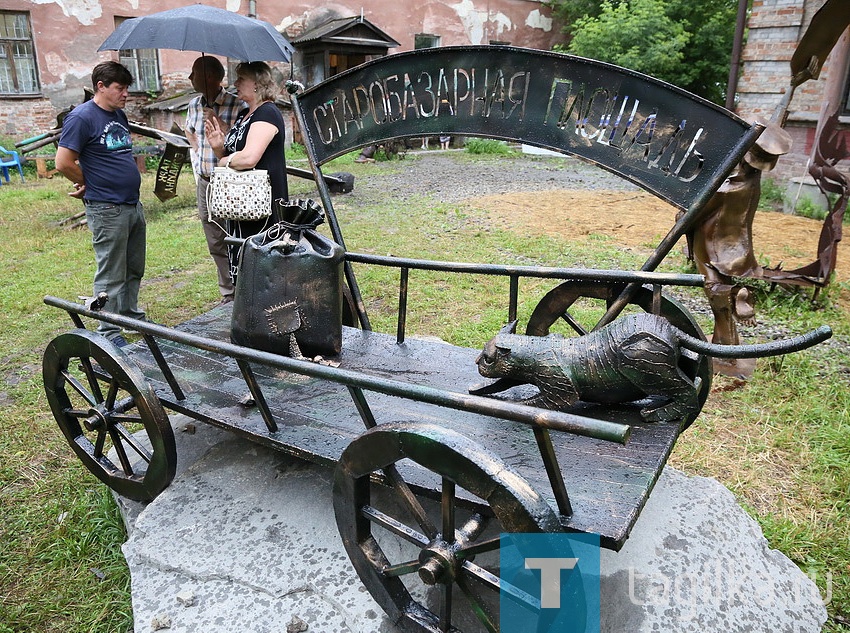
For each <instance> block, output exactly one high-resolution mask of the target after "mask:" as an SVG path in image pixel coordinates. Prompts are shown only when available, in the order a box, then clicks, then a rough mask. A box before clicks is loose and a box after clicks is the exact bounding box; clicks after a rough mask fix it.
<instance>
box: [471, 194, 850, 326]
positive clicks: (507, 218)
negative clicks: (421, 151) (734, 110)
mask: <svg viewBox="0 0 850 633" xmlns="http://www.w3.org/2000/svg"><path fill="white" fill-rule="evenodd" d="M469 202H470V204H472V205H474V206H476V207H478V208H482V209H487V210H488V213H489V215H490V217H491V218H492V219H493V221H494V222H495V223H496V224H497V225H498V226H501V227H503V228H506V229H512V230H523V231H526V232H529V231H530V232H532V233H536V234H538V235H560V236H564V235H569V236H575V237H580V236H585V235H591V234H593V233H597V234H603V235H612V236H615V237H616V241H617V243H619V244H622V245H623V246H629V247H633V248H647V252H649V251H650V249H651V248H654V247H655V245H657V244H658V243H659V242H660V241H661V239H662V238H663V237H664V235H666V233H667V231H669V230H670V227H672V226H673V224H674V221H675V216H676V209H675V208H673V207H672V206H670V205H668V204H666V203H664V202H662V201H660V200H659V199H657V198H656V197H654V196H652V195H650V194H648V193H645V192H642V191H598V190H597V191H584V190H557V191H540V192H535V193H533V194H529V193H528V192H514V193H506V194H500V195H490V196H482V197H477V198H474V199H471V200H469ZM821 226H822V222H820V221H818V220H809V219H807V218H803V217H798V216H792V215H785V214H783V213H776V212H771V211H759V212H758V213H756V216H755V219H754V221H753V245H754V250H755V254H756V258H757V259H758V260H759V261H760V262H762V263H765V262H767V263H769V265H770V266H776V265H777V264H781V265H782V268H785V269H794V268H797V267H799V266H803V265H805V264H809V263H811V262H812V261H814V260H815V258H816V256H817V244H818V238H819V236H820V231H821ZM677 248H678V247H677ZM842 254H843V253H842V252H841V250H839V253H838V264H837V266H836V271H835V272H836V277H835V281H837V282H847V281H848V280H850V266H848V265H847V257H846V256H845V257H842ZM838 302H839V303H840V305H841V306H842V308H843V309H844V310H845V311H848V312H850V289H844V290H843V292H842V293H841V295H840V297H839V298H838Z"/></svg>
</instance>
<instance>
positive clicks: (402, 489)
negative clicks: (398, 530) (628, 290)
mask: <svg viewBox="0 0 850 633" xmlns="http://www.w3.org/2000/svg"><path fill="white" fill-rule="evenodd" d="M383 472H384V475H385V476H386V477H387V479H388V480H389V481H390V483H391V484H392V486H393V488H395V491H396V493H397V494H398V496H399V499H401V501H402V502H404V504H405V506H406V507H407V510H408V512H410V514H411V515H412V516H413V518H414V519H415V520H416V523H418V524H419V527H420V528H421V529H422V531H423V532H425V534H426V535H427V536H428V538H434V537H435V536H436V535H437V528H436V527H435V526H434V522H433V521H431V519H430V518H429V517H428V514H427V513H426V512H425V508H423V507H422V504H421V503H419V500H418V499H417V498H416V495H415V494H413V491H412V490H411V489H410V486H408V485H407V482H406V481H405V480H404V478H402V476H401V475H400V474H399V472H398V469H396V467H395V465H392V464H391V465H388V466H386V467H385V468H384V469H383Z"/></svg>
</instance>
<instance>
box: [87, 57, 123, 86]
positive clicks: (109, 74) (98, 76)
mask: <svg viewBox="0 0 850 633" xmlns="http://www.w3.org/2000/svg"><path fill="white" fill-rule="evenodd" d="M100 81H102V82H103V85H104V86H107V87H108V86H111V85H112V84H113V83H118V84H120V85H122V86H131V85H132V84H133V75H131V74H130V71H129V70H127V68H126V67H125V66H123V65H121V64H119V63H118V62H113V61H108V62H101V63H99V64H98V65H97V66H95V67H94V69H93V70H92V71H91V85H92V88H94V90H95V92H97V84H98V82H100Z"/></svg>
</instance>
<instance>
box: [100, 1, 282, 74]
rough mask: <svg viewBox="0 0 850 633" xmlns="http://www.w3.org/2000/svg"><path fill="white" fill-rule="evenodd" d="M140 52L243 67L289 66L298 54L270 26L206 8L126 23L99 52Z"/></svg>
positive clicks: (181, 9)
mask: <svg viewBox="0 0 850 633" xmlns="http://www.w3.org/2000/svg"><path fill="white" fill-rule="evenodd" d="M137 48H170V49H175V50H180V51H198V52H200V53H210V54H213V55H223V56H225V57H229V58H231V59H238V60H239V61H244V62H251V61H283V62H288V61H289V60H290V59H291V58H292V53H293V51H294V50H295V49H293V47H292V44H290V43H289V42H288V41H287V40H286V38H285V37H283V35H281V34H280V33H278V32H277V31H276V30H275V28H274V27H273V26H272V25H271V24H269V23H268V22H263V21H262V20H257V19H255V18H249V17H246V16H244V15H239V14H238V13H233V12H232V11H226V10H224V9H216V8H215V7H208V6H206V5H203V4H192V5H189V6H187V7H178V8H177V9H170V10H169V11H161V12H159V13H153V14H151V15H146V16H142V17H139V18H132V19H130V20H126V21H124V22H122V23H121V24H120V25H119V26H118V28H117V29H115V31H114V32H113V33H112V35H110V36H109V37H108V38H106V41H105V42H104V43H103V44H101V45H100V48H98V49H97V50H99V51H120V50H129V49H137Z"/></svg>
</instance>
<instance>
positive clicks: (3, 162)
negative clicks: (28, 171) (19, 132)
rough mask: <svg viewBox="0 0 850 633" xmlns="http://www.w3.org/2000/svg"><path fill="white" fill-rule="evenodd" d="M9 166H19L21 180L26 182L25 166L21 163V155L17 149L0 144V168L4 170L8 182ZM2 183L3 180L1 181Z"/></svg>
mask: <svg viewBox="0 0 850 633" xmlns="http://www.w3.org/2000/svg"><path fill="white" fill-rule="evenodd" d="M9 167H17V168H18V173H19V174H20V175H21V182H24V168H23V165H22V164H21V157H20V155H19V154H18V152H16V151H10V150H7V149H6V148H5V147H3V146H2V145H0V169H2V170H3V177H4V178H5V179H6V182H9ZM0 184H2V181H0Z"/></svg>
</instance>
